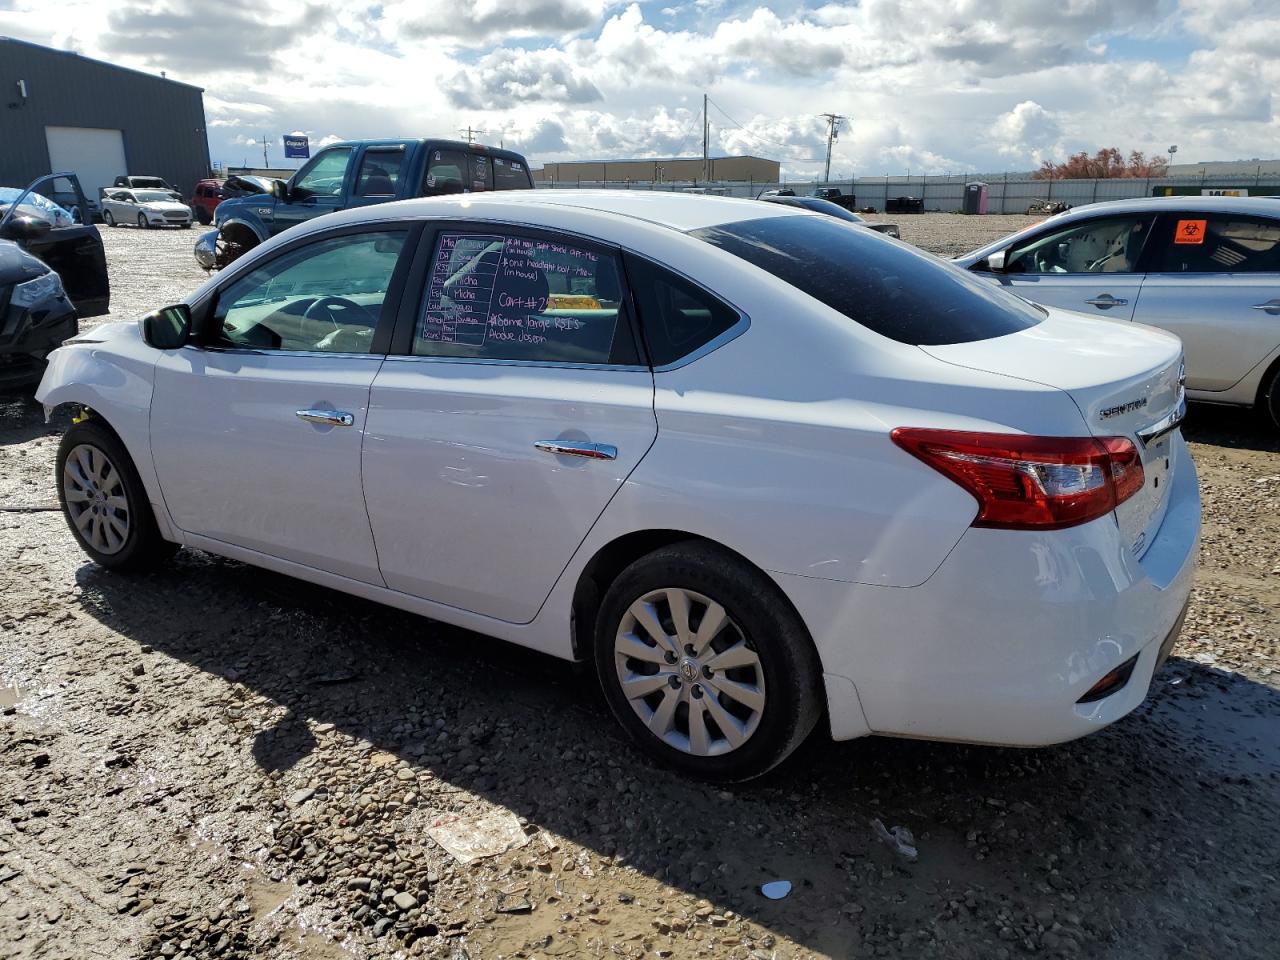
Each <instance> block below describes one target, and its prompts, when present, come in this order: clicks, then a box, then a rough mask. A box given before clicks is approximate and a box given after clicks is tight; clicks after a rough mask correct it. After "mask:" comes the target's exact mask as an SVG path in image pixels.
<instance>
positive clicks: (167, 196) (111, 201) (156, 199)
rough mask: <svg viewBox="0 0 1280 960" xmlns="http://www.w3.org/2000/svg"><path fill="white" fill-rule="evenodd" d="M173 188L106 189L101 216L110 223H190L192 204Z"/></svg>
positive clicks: (111, 224) (142, 224)
mask: <svg viewBox="0 0 1280 960" xmlns="http://www.w3.org/2000/svg"><path fill="white" fill-rule="evenodd" d="M175 196H176V195H175V194H174V193H173V191H171V190H123V189H119V188H116V189H112V190H107V191H106V192H105V193H103V195H102V219H103V222H104V223H106V225H107V226H109V227H118V226H120V225H121V224H137V225H138V226H139V227H142V228H143V229H146V228H148V227H183V228H190V227H191V208H190V207H188V206H187V205H186V204H185V203H183V202H182V201H181V200H177V199H175Z"/></svg>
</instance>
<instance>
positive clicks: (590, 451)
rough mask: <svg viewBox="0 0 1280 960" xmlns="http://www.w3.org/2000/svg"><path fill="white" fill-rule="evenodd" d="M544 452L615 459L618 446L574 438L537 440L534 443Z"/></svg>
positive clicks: (566, 455) (597, 458)
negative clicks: (580, 440)
mask: <svg viewBox="0 0 1280 960" xmlns="http://www.w3.org/2000/svg"><path fill="white" fill-rule="evenodd" d="M534 446H535V447H537V448H538V449H539V450H541V451H543V452H544V453H554V454H556V455H557V456H563V457H586V458H587V459H588V460H617V459H618V448H617V447H615V446H613V445H612V444H609V443H586V442H579V441H576V440H539V441H538V442H537V443H535V444H534Z"/></svg>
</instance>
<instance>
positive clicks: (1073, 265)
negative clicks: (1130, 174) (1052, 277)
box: [1005, 216, 1151, 274]
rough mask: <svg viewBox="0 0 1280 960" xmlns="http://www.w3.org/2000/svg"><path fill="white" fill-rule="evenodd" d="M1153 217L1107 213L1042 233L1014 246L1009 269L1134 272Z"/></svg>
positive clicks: (1058, 272)
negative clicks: (1110, 214)
mask: <svg viewBox="0 0 1280 960" xmlns="http://www.w3.org/2000/svg"><path fill="white" fill-rule="evenodd" d="M1150 230H1151V217H1149V216H1145V217H1139V216H1131V217H1107V218H1105V219H1098V220H1087V221H1085V222H1083V223H1079V222H1077V223H1073V224H1070V225H1069V226H1064V227H1062V228H1061V229H1059V230H1051V231H1049V232H1048V233H1042V234H1040V236H1038V237H1035V238H1033V239H1031V240H1029V241H1026V242H1025V243H1023V244H1021V245H1019V246H1017V247H1014V248H1013V249H1012V250H1011V251H1010V252H1009V256H1008V257H1007V258H1006V260H1005V272H1006V273H1031V274H1036V273H1039V274H1063V273H1134V272H1136V271H1137V269H1138V258H1139V257H1140V256H1141V255H1142V249H1143V247H1144V246H1145V244H1146V240H1147V235H1148V234H1149V233H1150Z"/></svg>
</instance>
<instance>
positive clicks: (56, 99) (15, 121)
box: [0, 38, 209, 199]
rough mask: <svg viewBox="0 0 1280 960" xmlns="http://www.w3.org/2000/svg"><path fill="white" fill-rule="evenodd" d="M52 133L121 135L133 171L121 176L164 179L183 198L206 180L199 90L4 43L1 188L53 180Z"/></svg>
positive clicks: (0, 58)
mask: <svg viewBox="0 0 1280 960" xmlns="http://www.w3.org/2000/svg"><path fill="white" fill-rule="evenodd" d="M19 80H22V81H24V82H25V85H26V90H27V97H26V99H25V100H24V99H23V98H22V96H21V94H20V91H19V89H18V81H19ZM48 126H62V127H97V128H107V129H117V130H121V131H123V134H124V151H125V159H126V161H127V163H128V166H129V169H128V170H121V171H120V173H122V174H124V173H132V174H144V175H153V176H160V177H164V178H165V179H166V180H168V181H169V182H170V183H172V184H174V185H175V186H177V187H178V188H179V189H180V190H182V192H183V193H184V194H188V193H189V192H190V190H191V188H192V186H193V185H194V183H195V182H196V180H199V179H201V178H202V177H205V176H208V170H209V141H208V137H207V136H206V134H205V119H204V95H203V92H202V91H201V90H200V88H199V87H192V86H189V85H187V84H184V83H177V82H175V81H172V80H165V79H163V78H162V77H156V76H152V75H150V74H146V73H141V72H138V71H134V70H125V69H123V68H120V67H115V66H113V65H111V64H108V63H102V62H100V61H97V60H90V59H88V58H87V57H81V56H79V55H77V54H73V53H66V52H63V51H60V50H50V49H48V48H47V47H40V46H36V45H35V44H30V43H24V42H22V41H18V40H9V39H6V38H0V186H25V185H26V184H27V183H28V182H29V181H31V180H34V179H35V178H36V177H38V176H41V175H42V174H46V173H52V172H53V171H51V170H50V169H49V150H48V146H47V143H46V141H45V127H48ZM87 189H88V188H86V190H87ZM92 199H96V197H94V198H92Z"/></svg>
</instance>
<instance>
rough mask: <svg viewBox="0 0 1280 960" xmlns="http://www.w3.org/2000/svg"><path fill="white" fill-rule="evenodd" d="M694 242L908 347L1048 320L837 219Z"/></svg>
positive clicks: (705, 236) (721, 233)
mask: <svg viewBox="0 0 1280 960" xmlns="http://www.w3.org/2000/svg"><path fill="white" fill-rule="evenodd" d="M690 233H691V235H692V236H695V237H698V238H699V239H701V240H705V241H706V242H707V243H710V244H712V245H713V246H716V247H719V248H720V249H721V250H725V251H727V252H729V253H732V254H734V255H735V256H738V257H741V258H742V259H743V260H746V261H747V262H748V263H751V264H753V265H755V266H757V267H759V268H760V269H762V270H764V271H766V272H767V273H771V274H773V275H774V276H775V277H778V278H779V279H780V280H783V281H785V282H787V283H789V284H791V285H792V286H793V287H796V288H797V289H799V290H802V291H803V292H805V293H807V294H808V295H809V296H811V297H813V298H814V299H815V300H818V301H820V302H822V303H825V304H826V305H827V306H829V307H831V308H832V309H834V310H838V311H839V312H840V313H843V314H844V315H845V316H846V317H849V318H850V319H851V320H855V321H857V322H858V323H860V324H862V325H863V326H864V327H867V328H868V329H870V330H873V331H875V332H876V333H878V334H880V335H882V336H885V337H889V338H890V339H892V340H897V341H898V342H899V343H910V344H915V345H919V346H929V345H936V344H943V343H969V342H972V341H974V340H988V339H990V338H992V337H1002V336H1004V335H1006V334H1010V333H1016V332H1018V331H1019V330H1025V329H1027V328H1028V327H1032V326H1035V325H1036V324H1037V323H1039V322H1040V321H1041V320H1042V319H1043V318H1044V313H1043V312H1042V311H1041V310H1039V309H1038V308H1036V307H1033V306H1032V305H1031V304H1029V303H1027V302H1026V301H1024V300H1021V299H1019V298H1018V297H1015V296H1013V295H1012V294H1009V293H1006V292H1005V291H1003V290H1001V289H1000V288H999V287H997V286H995V285H994V284H991V283H988V282H986V281H983V280H979V279H977V278H976V277H973V276H971V275H970V274H968V273H966V272H965V271H964V270H961V269H960V268H959V267H953V266H951V265H950V264H947V263H944V262H943V261H941V260H939V259H937V258H936V257H934V256H932V255H931V254H928V253H925V252H924V251H923V250H917V249H915V248H913V247H910V246H908V245H906V244H903V243H897V242H894V241H892V240H888V239H886V238H885V237H884V236H882V235H880V234H877V233H876V232H875V231H872V230H868V229H866V228H865V227H858V226H854V225H853V224H850V223H842V222H840V221H838V220H835V219H832V218H829V217H791V216H782V217H764V218H760V219H756V220H745V221H742V222H740V223H726V224H721V225H719V226H715V227H704V228H702V229H699V230H693V231H690Z"/></svg>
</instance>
